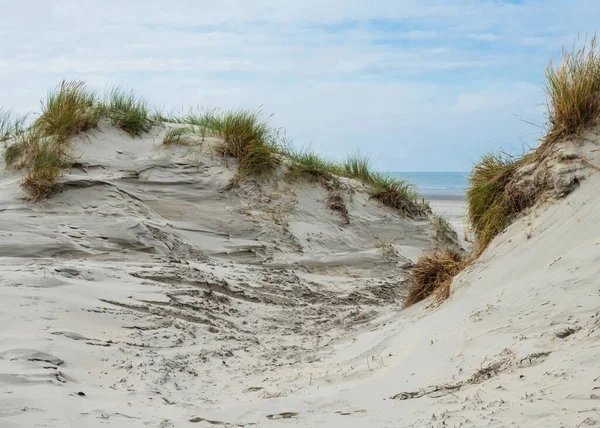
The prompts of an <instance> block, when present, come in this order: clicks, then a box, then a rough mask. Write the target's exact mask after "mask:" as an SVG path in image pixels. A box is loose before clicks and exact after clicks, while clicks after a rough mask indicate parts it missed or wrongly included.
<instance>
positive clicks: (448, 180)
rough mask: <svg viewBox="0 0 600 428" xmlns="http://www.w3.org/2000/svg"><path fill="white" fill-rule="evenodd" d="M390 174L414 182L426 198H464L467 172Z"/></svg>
mask: <svg viewBox="0 0 600 428" xmlns="http://www.w3.org/2000/svg"><path fill="white" fill-rule="evenodd" d="M389 174H390V175H392V176H394V177H397V178H400V179H402V180H406V181H409V182H410V183H412V184H414V186H415V187H416V189H417V190H418V192H419V194H420V195H422V196H424V197H425V198H427V199H431V200H434V199H435V200H438V199H445V200H456V199H464V196H465V193H466V191H467V187H468V184H469V183H468V174H469V173H468V172H443V171H442V172H440V171H436V172H421V171H419V172H402V171H400V172H389Z"/></svg>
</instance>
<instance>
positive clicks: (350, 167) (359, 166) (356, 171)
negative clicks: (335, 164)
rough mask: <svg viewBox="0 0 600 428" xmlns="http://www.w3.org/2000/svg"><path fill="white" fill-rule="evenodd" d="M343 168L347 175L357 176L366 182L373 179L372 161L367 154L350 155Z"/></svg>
mask: <svg viewBox="0 0 600 428" xmlns="http://www.w3.org/2000/svg"><path fill="white" fill-rule="evenodd" d="M343 168H344V175H345V176H346V177H351V178H356V179H357V180H361V181H363V182H365V183H370V182H372V181H373V172H372V168H371V162H370V160H369V158H368V157H367V156H362V155H360V154H354V155H350V156H348V157H347V158H346V160H345V161H344V164H343Z"/></svg>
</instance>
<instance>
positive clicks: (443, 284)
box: [404, 247, 468, 307]
mask: <svg viewBox="0 0 600 428" xmlns="http://www.w3.org/2000/svg"><path fill="white" fill-rule="evenodd" d="M467 264H468V260H467V259H466V258H465V256H464V254H463V253H461V252H459V251H457V250H456V249H454V248H450V247H445V248H441V249H433V250H431V251H429V252H428V253H426V254H424V255H422V256H421V257H420V258H419V260H418V261H417V264H416V265H415V266H414V267H413V268H412V270H411V278H412V284H411V287H410V290H409V294H408V297H407V299H406V301H405V302H404V306H405V307H407V306H411V305H414V304H415V303H418V302H420V301H421V300H424V299H426V298H427V297H429V296H431V295H433V294H435V295H436V296H437V298H438V299H439V300H443V299H446V298H447V297H448V296H449V295H450V283H451V282H452V278H454V277H455V276H456V275H457V274H458V273H459V272H460V271H462V270H463V269H464V268H465V267H466V266H467Z"/></svg>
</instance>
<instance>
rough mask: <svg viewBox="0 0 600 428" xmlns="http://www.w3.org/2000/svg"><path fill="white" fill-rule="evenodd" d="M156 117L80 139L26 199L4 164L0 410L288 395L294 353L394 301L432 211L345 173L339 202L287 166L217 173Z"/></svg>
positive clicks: (9, 419)
mask: <svg viewBox="0 0 600 428" xmlns="http://www.w3.org/2000/svg"><path fill="white" fill-rule="evenodd" d="M164 132H165V129H162V128H155V130H154V131H153V132H152V133H150V134H148V135H146V136H145V137H144V138H136V139H132V138H130V137H129V136H128V135H125V134H123V133H122V132H119V131H118V130H116V129H114V128H111V127H108V126H106V127H101V128H100V129H99V130H96V131H95V132H93V133H90V134H86V135H82V136H79V137H77V139H76V140H75V141H74V149H73V159H74V163H73V166H72V168H71V170H70V171H68V172H67V174H66V175H65V176H64V177H63V178H62V179H61V182H60V187H59V191H58V192H57V193H56V194H55V195H53V196H52V198H50V199H46V200H43V201H40V202H37V203H31V202H27V201H25V200H24V199H23V193H22V191H21V189H20V188H19V180H20V179H21V173H20V172H18V171H6V172H5V173H4V174H3V175H2V176H1V178H0V188H1V189H2V192H1V193H2V197H0V211H1V213H2V214H1V215H2V224H3V231H2V240H0V256H1V257H2V260H3V269H2V279H1V284H0V286H1V287H2V290H3V296H4V300H3V310H2V311H1V313H2V315H1V321H0V322H1V324H2V325H4V326H10V328H8V329H5V330H3V334H2V347H1V348H0V382H1V385H2V397H3V398H2V410H1V411H0V425H2V424H7V425H6V426H11V427H17V426H27V427H30V426H53V427H54V426H66V425H74V426H82V425H85V426H96V425H100V424H102V425H105V424H106V423H113V424H115V425H116V426H121V425H122V424H127V425H128V426H173V425H172V424H176V423H177V421H185V422H186V423H188V422H187V421H188V420H190V419H192V418H193V417H196V415H198V414H204V413H205V412H204V410H202V411H197V410H196V409H197V407H196V406H200V407H199V408H198V409H206V408H211V409H214V408H215V406H217V405H218V406H221V405H223V404H227V405H231V404H233V403H235V402H238V401H240V400H241V401H244V400H246V399H247V400H249V401H254V400H256V399H258V400H261V401H264V400H265V399H268V398H275V397H280V396H281V397H282V396H287V395H288V394H291V393H292V392H293V391H296V390H298V389H299V386H298V385H294V381H295V380H296V379H297V378H298V376H299V375H302V373H303V370H304V369H302V368H301V367H304V366H307V367H310V366H311V365H312V364H315V363H316V362H319V361H320V360H321V359H322V358H324V356H326V355H329V354H331V353H332V344H333V343H334V342H336V341H338V340H341V339H342V338H345V337H349V336H352V335H354V334H355V332H358V331H362V330H363V329H364V326H365V324H366V323H368V322H369V321H370V320H373V319H374V318H376V317H378V316H380V315H382V314H386V313H391V312H395V311H397V310H398V309H399V308H400V307H401V304H402V301H403V299H404V297H405V294H406V288H407V287H406V282H407V280H408V272H407V268H409V267H410V266H411V265H412V262H413V260H415V259H416V257H418V255H419V254H420V252H421V251H422V250H423V249H426V248H429V246H430V245H431V242H430V241H431V239H430V230H429V229H430V225H429V220H428V219H426V218H423V219H420V220H407V219H403V218H401V217H400V216H399V215H398V214H397V213H395V212H394V211H392V210H390V209H388V208H386V207H384V206H383V205H381V204H380V203H379V202H377V201H375V200H372V199H371V198H370V197H369V196H368V193H367V191H366V189H365V188H364V185H362V184H361V183H359V182H357V181H355V180H350V179H340V185H339V189H337V194H338V199H337V202H338V203H343V204H344V206H345V208H346V210H345V211H346V212H344V213H341V212H340V211H339V210H335V209H331V206H330V205H331V204H330V203H328V197H329V194H328V190H327V189H326V187H325V186H323V185H322V184H321V183H318V182H310V181H305V180H292V181H290V180H285V179H284V178H283V172H280V173H279V175H276V176H275V177H273V179H272V180H271V181H265V180H263V179H261V180H250V179H245V180H243V181H241V182H240V184H239V185H238V186H231V179H232V177H233V176H234V173H235V169H236V167H235V165H234V164H232V163H231V161H230V160H229V161H227V160H225V159H223V158H222V157H221V156H217V155H215V154H214V152H213V151H212V150H211V145H212V144H213V143H214V142H215V141H213V140H211V139H207V140H206V141H205V143H204V145H203V146H202V147H201V148H200V149H194V150H191V151H190V148H188V147H178V146H171V147H168V148H167V147H164V146H161V142H162V135H163V134H164ZM342 214H343V215H342ZM288 382H289V386H288V385H287V383H288ZM267 401H268V400H267ZM189 406H191V407H192V408H189ZM176 409H177V410H176ZM173 412H175V414H173ZM179 413H180V414H179ZM271 413H272V412H271ZM275 413H276V412H275ZM267 420H268V419H267ZM198 422H201V421H198Z"/></svg>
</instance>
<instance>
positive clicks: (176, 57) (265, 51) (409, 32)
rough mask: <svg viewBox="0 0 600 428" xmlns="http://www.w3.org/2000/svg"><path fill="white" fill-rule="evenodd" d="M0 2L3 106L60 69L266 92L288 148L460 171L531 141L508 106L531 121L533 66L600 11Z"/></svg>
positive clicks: (546, 0) (277, 1)
mask: <svg viewBox="0 0 600 428" xmlns="http://www.w3.org/2000/svg"><path fill="white" fill-rule="evenodd" d="M0 1H1V0H0ZM3 3H4V4H3V14H2V15H0V28H2V31H3V32H4V34H3V35H4V37H5V43H3V44H2V46H1V47H0V72H2V75H3V79H2V81H0V90H1V91H2V94H3V103H4V105H3V107H5V108H11V107H14V108H16V109H18V110H21V111H28V110H36V109H38V106H39V102H38V100H39V98H40V97H42V96H44V94H45V92H46V90H47V89H48V88H49V87H51V86H54V85H56V84H57V83H58V81H60V80H61V79H63V78H67V79H73V78H81V79H85V80H87V81H88V82H89V83H90V84H91V85H93V86H96V87H98V88H101V87H102V86H104V85H105V84H107V83H111V84H118V85H121V86H126V87H127V86H129V87H133V88H134V89H136V90H137V91H138V92H139V93H141V94H144V95H145V96H146V97H147V98H149V99H150V100H151V101H152V102H153V103H155V104H158V105H161V106H164V107H169V108H181V107H182V106H185V107H187V106H197V105H204V106H207V105H209V106H223V107H238V106H242V107H257V106H260V105H263V106H264V109H265V111H266V112H268V113H275V117H274V119H273V120H274V123H275V124H277V125H280V126H285V127H286V128H287V129H288V133H289V135H290V136H292V137H293V138H294V140H295V141H296V142H297V143H298V144H299V145H304V144H310V143H312V144H313V146H314V147H315V148H318V149H319V150H321V151H323V152H324V153H326V154H329V155H331V156H336V155H340V154H342V155H343V154H344V153H347V152H351V151H354V150H356V148H359V147H360V148H362V149H363V151H369V152H372V154H373V160H374V161H375V163H376V164H377V165H379V166H380V167H382V168H386V169H415V168H417V169H418V168H422V169H465V168H468V166H469V164H470V160H471V159H472V158H473V157H475V156H477V155H478V154H480V153H481V152H484V151H487V150H492V149H495V148H496V147H497V146H499V145H501V146H505V147H506V146H507V145H511V144H513V143H514V141H518V139H519V138H521V136H524V135H528V136H530V137H528V138H533V137H531V134H535V133H536V132H537V130H536V129H535V128H532V127H531V126H529V125H526V124H524V122H522V121H519V120H518V119H516V118H515V117H514V116H512V115H513V114H514V115H518V116H523V117H526V118H527V119H531V120H533V121H541V120H542V112H541V111H540V110H539V108H538V106H539V105H540V103H541V102H542V101H543V98H544V97H543V94H542V92H541V80H542V77H543V66H544V65H545V64H546V62H547V59H548V58H549V57H550V56H555V57H556V55H557V54H559V53H560V49H561V47H562V46H563V45H564V44H569V43H570V41H571V40H572V39H573V38H574V37H575V36H576V34H575V33H574V32H573V28H577V29H579V30H580V31H582V33H583V34H585V31H589V30H591V29H593V28H595V26H596V19H595V18H594V17H595V16H598V14H600V4H598V5H597V4H595V3H594V4H590V2H589V1H586V0H571V1H570V2H569V5H568V7H566V6H564V3H563V2H561V0H528V1H525V2H523V3H522V4H513V3H503V2H501V1H495V0H481V1H473V0H424V1H423V0H422V1H418V0H376V1H372V2H365V1H363V0H332V1H328V2H325V1H322V0H304V1H292V0H237V1H235V0H224V1H221V2H215V1H208V0H175V1H172V2H169V3H168V4H167V3H165V2H164V1H157V0H145V1H142V0H130V1H123V0H119V1H117V0H104V1H100V0H96V1H94V0H61V1H54V2H48V1H46V0H37V1H35V0H30V1H27V2H20V3H18V2H9V1H4V2H3ZM8 36H10V43H8V42H6V40H8V38H7V37H8ZM473 40H476V41H483V42H493V43H486V44H483V46H485V49H483V48H482V47H481V46H482V44H480V43H473ZM474 46H477V47H474ZM538 88H539V89H538ZM423 153H427V155H426V156H425V155H423Z"/></svg>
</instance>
